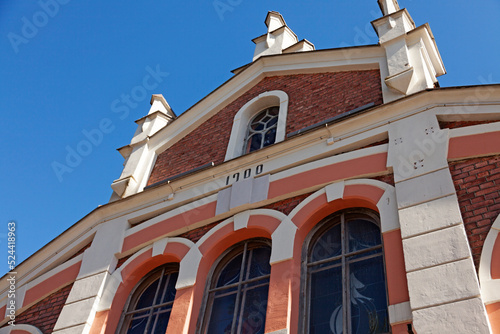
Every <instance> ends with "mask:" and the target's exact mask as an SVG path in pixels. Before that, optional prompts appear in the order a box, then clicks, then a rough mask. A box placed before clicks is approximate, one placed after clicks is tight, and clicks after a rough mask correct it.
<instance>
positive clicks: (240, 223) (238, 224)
mask: <svg viewBox="0 0 500 334" xmlns="http://www.w3.org/2000/svg"><path fill="white" fill-rule="evenodd" d="M249 219H250V211H249V210H247V211H243V212H240V213H237V214H235V215H234V230H235V231H237V230H241V229H242V228H247V225H248V220H249Z"/></svg>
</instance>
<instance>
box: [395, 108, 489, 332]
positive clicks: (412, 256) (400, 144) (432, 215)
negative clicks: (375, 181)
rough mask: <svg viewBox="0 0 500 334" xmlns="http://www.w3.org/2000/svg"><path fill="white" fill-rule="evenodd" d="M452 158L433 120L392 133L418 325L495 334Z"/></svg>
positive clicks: (407, 123) (403, 124)
mask: <svg viewBox="0 0 500 334" xmlns="http://www.w3.org/2000/svg"><path fill="white" fill-rule="evenodd" d="M447 153H448V133H447V132H446V131H443V130H440V129H439V125H438V124H437V120H436V118H435V117H434V116H430V115H424V116H413V117H410V118H407V119H404V120H401V121H398V122H395V123H393V124H391V126H390V128H389V152H388V166H389V167H392V168H393V170H394V178H395V181H396V185H395V188H396V197H397V201H398V205H397V206H398V211H399V217H400V225H401V235H402V238H403V251H404V257H405V266H406V272H407V278H408V290H409V294H410V306H411V310H412V316H413V324H414V327H415V329H416V332H418V333H453V332H456V333H458V332H460V333H489V332H490V331H489V327H488V320H487V315H486V310H485V307H484V304H482V303H481V299H480V296H481V293H480V289H479V283H478V279H477V275H476V271H475V268H474V264H473V261H472V256H471V252H470V247H469V243H468V241H467V237H466V233H465V228H464V225H463V222H462V218H461V214H460V209H459V205H458V201H457V197H456V194H455V188H454V185H453V180H452V177H451V174H450V171H449V169H448V162H447V159H446V157H447ZM464 313H467V314H464ZM443 319H446V321H443ZM472 319H474V320H472ZM471 321H473V322H474V324H471V323H470V322H471ZM465 328H468V329H470V330H464V329H465ZM452 329H456V330H452Z"/></svg>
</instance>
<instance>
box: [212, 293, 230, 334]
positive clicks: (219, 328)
mask: <svg viewBox="0 0 500 334" xmlns="http://www.w3.org/2000/svg"><path fill="white" fill-rule="evenodd" d="M235 303H236V294H235V293H234V294H230V295H225V296H221V297H219V296H217V297H215V298H214V299H213V303H212V315H211V317H210V324H209V326H208V331H207V333H210V334H211V333H221V334H226V333H227V334H229V333H231V325H232V323H233V315H234V307H235Z"/></svg>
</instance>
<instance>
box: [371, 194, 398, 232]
mask: <svg viewBox="0 0 500 334" xmlns="http://www.w3.org/2000/svg"><path fill="white" fill-rule="evenodd" d="M377 208H378V211H379V213H380V221H381V225H382V226H381V231H382V233H385V232H389V231H392V230H397V229H399V228H401V225H400V223H399V213H398V212H399V211H398V200H397V199H396V191H395V190H394V187H392V186H391V185H387V188H386V189H385V192H384V194H383V195H382V197H380V200H379V201H378V203H377Z"/></svg>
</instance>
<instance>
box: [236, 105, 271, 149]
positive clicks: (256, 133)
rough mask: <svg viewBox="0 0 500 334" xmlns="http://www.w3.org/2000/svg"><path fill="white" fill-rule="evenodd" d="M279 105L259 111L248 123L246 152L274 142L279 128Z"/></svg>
mask: <svg viewBox="0 0 500 334" xmlns="http://www.w3.org/2000/svg"><path fill="white" fill-rule="evenodd" d="M279 110H280V108H279V107H270V108H266V109H264V110H262V111H261V112H259V113H258V114H257V115H256V116H255V117H254V118H253V119H252V120H251V121H250V124H248V133H247V137H246V140H245V148H244V152H245V153H250V152H253V151H256V150H260V149H261V148H263V147H266V146H269V145H271V144H274V142H275V141H276V130H277V128H278V113H279Z"/></svg>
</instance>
